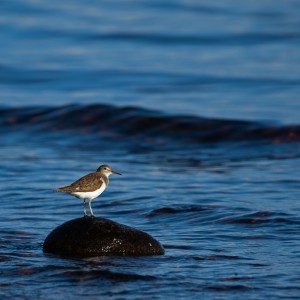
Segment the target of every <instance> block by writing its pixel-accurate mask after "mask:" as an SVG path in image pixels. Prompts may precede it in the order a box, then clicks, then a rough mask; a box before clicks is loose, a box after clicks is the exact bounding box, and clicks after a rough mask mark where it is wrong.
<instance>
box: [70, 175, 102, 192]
mask: <svg viewBox="0 0 300 300" xmlns="http://www.w3.org/2000/svg"><path fill="white" fill-rule="evenodd" d="M102 184H103V181H102V178H101V177H100V176H98V175H97V174H95V173H90V174H88V175H85V176H83V177H82V178H80V179H78V180H77V181H75V182H73V183H72V184H71V185H70V186H69V187H70V189H72V190H73V191H76V190H78V191H81V192H93V191H95V190H96V189H99V188H100V187H101V186H102Z"/></svg>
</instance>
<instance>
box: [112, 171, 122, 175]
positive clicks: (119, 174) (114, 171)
mask: <svg viewBox="0 0 300 300" xmlns="http://www.w3.org/2000/svg"><path fill="white" fill-rule="evenodd" d="M111 172H112V173H114V174H117V175H122V174H121V173H118V172H116V171H114V170H111Z"/></svg>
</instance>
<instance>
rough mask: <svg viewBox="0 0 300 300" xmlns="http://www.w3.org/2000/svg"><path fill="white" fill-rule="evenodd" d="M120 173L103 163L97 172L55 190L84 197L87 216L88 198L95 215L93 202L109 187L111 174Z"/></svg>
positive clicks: (84, 208)
mask: <svg viewBox="0 0 300 300" xmlns="http://www.w3.org/2000/svg"><path fill="white" fill-rule="evenodd" d="M110 174H118V175H121V174H120V173H118V172H116V171H113V170H112V169H111V168H110V166H108V165H102V166H100V167H99V168H98V169H97V171H96V172H94V173H90V174H87V175H85V176H83V177H82V178H80V179H78V180H77V181H75V182H73V183H71V184H70V185H67V186H64V187H61V188H59V189H57V190H54V191H53V192H64V193H68V194H70V195H73V196H75V197H77V198H79V199H83V213H84V216H86V215H87V214H86V202H85V201H86V200H88V201H89V209H90V212H91V216H92V217H94V214H93V211H92V206H91V202H92V200H93V199H95V198H96V197H98V196H100V195H101V194H102V192H103V191H104V190H105V189H106V188H107V186H108V183H109V179H108V177H109V175H110Z"/></svg>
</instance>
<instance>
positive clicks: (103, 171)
mask: <svg viewBox="0 0 300 300" xmlns="http://www.w3.org/2000/svg"><path fill="white" fill-rule="evenodd" d="M97 172H100V173H101V174H104V175H106V176H107V177H108V176H109V175H110V174H117V175H122V174H120V173H118V172H116V171H114V170H112V169H111V167H110V166H109V165H102V166H100V167H99V168H98V169H97Z"/></svg>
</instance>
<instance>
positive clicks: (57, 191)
mask: <svg viewBox="0 0 300 300" xmlns="http://www.w3.org/2000/svg"><path fill="white" fill-rule="evenodd" d="M53 192H54V193H62V192H65V188H59V189H57V190H53Z"/></svg>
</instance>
